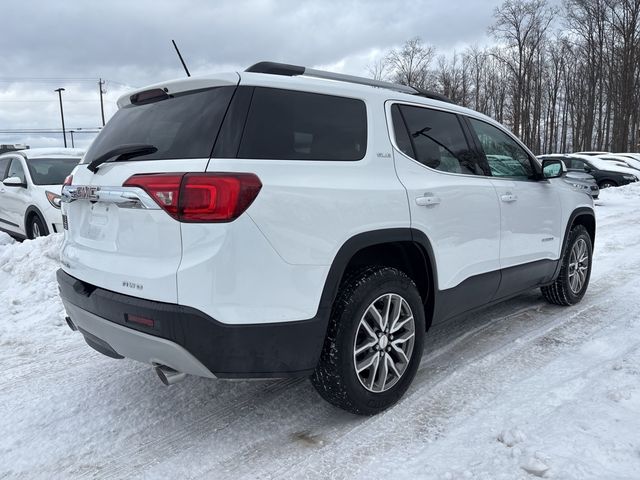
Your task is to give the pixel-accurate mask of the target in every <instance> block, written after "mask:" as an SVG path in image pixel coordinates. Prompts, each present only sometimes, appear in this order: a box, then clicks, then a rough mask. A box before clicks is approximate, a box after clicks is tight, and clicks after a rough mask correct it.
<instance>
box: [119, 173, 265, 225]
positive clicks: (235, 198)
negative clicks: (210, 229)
mask: <svg viewBox="0 0 640 480" xmlns="http://www.w3.org/2000/svg"><path fill="white" fill-rule="evenodd" d="M123 186H125V187H140V188H142V189H143V190H145V191H146V192H147V193H148V194H149V195H150V196H151V198H153V200H154V201H155V202H156V203H157V204H158V205H160V207H162V208H163V209H164V210H165V211H166V212H167V213H168V214H169V215H171V216H172V217H173V218H175V219H177V220H179V221H181V222H203V223H204V222H230V221H232V220H235V219H236V218H238V217H239V216H240V215H242V213H243V212H244V211H245V210H246V209H247V208H249V205H251V203H252V202H253V201H254V200H255V198H256V196H257V195H258V192H260V189H261V188H262V183H260V179H259V178H258V177H257V176H255V175H254V174H252V173H152V174H140V175H134V176H132V177H130V178H129V179H128V180H127V181H126V182H124V185H123Z"/></svg>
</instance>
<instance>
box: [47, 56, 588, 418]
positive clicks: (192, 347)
mask: <svg viewBox="0 0 640 480" xmlns="http://www.w3.org/2000/svg"><path fill="white" fill-rule="evenodd" d="M118 106H119V110H118V112H117V113H116V114H115V116H114V117H113V118H112V119H111V121H110V122H109V123H108V125H107V126H106V127H105V128H104V130H103V131H102V132H101V133H100V135H99V136H98V137H97V139H96V140H95V141H94V143H93V144H92V146H91V148H90V149H89V150H88V152H87V154H86V156H85V157H84V159H83V161H82V164H81V165H79V166H78V168H76V169H75V171H74V172H73V179H72V181H71V182H69V184H68V185H66V186H65V187H64V189H63V214H64V215H65V217H66V219H67V220H66V223H65V224H66V225H68V231H67V232H66V236H65V241H64V245H63V249H62V264H63V268H62V270H60V271H59V272H58V282H59V285H60V291H61V296H62V299H63V301H64V304H65V307H66V311H67V313H68V318H67V322H68V324H69V326H70V327H71V328H72V329H77V330H79V331H80V332H81V333H82V334H83V335H84V338H85V340H86V341H87V343H88V344H89V345H90V346H92V347H93V348H95V349H96V350H98V351H100V352H102V353H104V354H106V355H109V356H111V357H114V358H122V357H128V358H132V359H135V360H138V361H142V362H147V363H150V364H152V365H153V366H154V367H155V370H156V372H157V373H158V375H159V376H160V378H161V379H162V380H163V381H164V382H165V383H167V384H171V383H174V382H175V381H178V380H180V379H182V378H184V376H185V375H186V374H192V375H199V376H202V377H211V378H213V377H219V378H265V377H266V378H273V377H308V376H310V377H311V381H312V382H313V385H314V386H315V387H316V389H317V390H318V392H319V393H320V394H321V395H322V396H323V397H324V398H325V399H327V400H328V401H330V402H332V403H333V404H335V405H338V406H340V407H342V408H344V409H347V410H349V411H351V412H355V413H360V414H374V413H377V412H379V411H381V410H383V409H384V408H387V407H389V406H390V405H392V404H393V403H394V402H396V401H397V400H398V399H399V398H400V397H401V396H402V394H403V393H404V392H405V391H406V389H407V388H408V386H409V384H410V383H411V381H412V379H413V377H414V375H415V373H416V370H417V368H418V364H419V362H420V357H421V355H422V349H423V341H424V338H425V334H426V331H427V329H428V328H429V327H430V326H431V325H432V324H434V323H436V322H442V321H445V320H447V319H449V318H451V317H453V316H456V315H460V314H462V313H465V312H469V311H471V310H473V309H476V308H479V307H482V306H484V305H487V304H490V303H494V302H497V301H499V300H503V299H505V298H508V297H511V296H514V295H517V294H518V293H520V292H523V291H525V290H527V289H531V288H535V287H542V292H543V294H544V296H545V297H546V298H547V299H548V300H549V301H551V302H553V303H557V304H562V305H571V304H574V303H576V302H578V301H580V299H581V298H582V296H583V295H584V293H585V290H586V288H587V285H588V282H589V274H590V271H591V257H592V248H593V241H594V236H595V218H594V212H593V203H592V200H591V198H590V197H589V196H588V195H585V194H584V193H581V192H578V191H576V190H575V189H573V188H571V186H570V185H568V184H567V183H566V182H564V181H563V180H562V179H561V178H559V177H561V176H562V175H563V164H562V162H561V161H560V160H557V159H552V160H546V161H545V162H543V164H542V165H541V164H540V163H539V162H538V161H537V160H536V158H535V157H534V155H533V154H532V153H531V152H530V151H529V150H528V149H527V148H526V147H525V146H524V145H523V144H522V143H521V142H520V141H519V140H518V139H516V138H515V137H514V136H513V135H512V134H510V133H509V132H508V131H507V130H505V129H504V128H503V127H502V126H501V125H499V124H498V123H496V122H495V121H493V120H491V119H490V118H487V117H485V116H484V115H481V114H479V113H477V112H474V111H471V110H468V109H465V108H461V107H458V106H456V105H453V104H451V103H448V102H446V101H443V100H442V99H441V98H440V97H438V96H437V95H430V94H427V93H425V92H421V91H418V90H417V89H414V88H411V87H406V86H402V85H395V84H389V83H384V82H377V81H372V80H367V79H363V78H358V77H351V76H344V75H337V74H333V73H329V72H322V71H317V70H310V69H305V68H304V67H297V66H292V65H283V64H274V63H269V62H263V63H259V64H256V65H254V66H253V67H250V68H249V69H248V70H246V71H244V72H239V73H231V74H220V75H213V76H210V77H201V78H190V79H183V80H176V81H171V82H166V83H161V84H157V85H155V86H151V87H148V88H145V89H141V90H139V91H136V92H134V93H132V94H130V95H126V96H124V97H122V98H120V100H119V101H118Z"/></svg>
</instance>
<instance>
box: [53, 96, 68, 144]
mask: <svg viewBox="0 0 640 480" xmlns="http://www.w3.org/2000/svg"><path fill="white" fill-rule="evenodd" d="M54 92H58V97H59V98H60V118H62V137H63V138H64V148H67V132H66V130H65V129H64V110H63V109H62V92H64V88H57V89H55V90H54Z"/></svg>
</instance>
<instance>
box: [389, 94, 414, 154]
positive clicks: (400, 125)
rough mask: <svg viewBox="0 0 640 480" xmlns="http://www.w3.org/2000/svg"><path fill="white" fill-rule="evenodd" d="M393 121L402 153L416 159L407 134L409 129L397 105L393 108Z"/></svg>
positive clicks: (397, 142)
mask: <svg viewBox="0 0 640 480" xmlns="http://www.w3.org/2000/svg"><path fill="white" fill-rule="evenodd" d="M391 121H392V122H393V134H394V135H395V137H396V145H398V148H399V149H400V151H401V152H402V153H404V154H405V155H406V156H408V157H411V158H413V159H415V158H416V156H415V153H413V146H412V145H411V140H410V139H409V134H408V133H407V127H406V126H405V124H404V120H403V118H402V114H401V113H400V108H399V107H398V105H397V104H395V105H392V106H391Z"/></svg>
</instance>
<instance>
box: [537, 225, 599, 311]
mask: <svg viewBox="0 0 640 480" xmlns="http://www.w3.org/2000/svg"><path fill="white" fill-rule="evenodd" d="M580 241H584V242H585V244H586V249H587V258H588V261H589V265H588V266H587V270H586V276H585V279H584V284H583V285H582V287H581V288H580V289H579V290H578V291H577V292H574V291H573V289H572V288H571V284H570V275H569V274H570V260H571V252H572V250H573V248H574V246H575V245H576V244H577V243H578V242H580ZM592 263H593V245H592V243H591V237H590V236H589V232H587V229H586V228H585V227H584V226H582V225H576V226H575V227H573V228H572V229H571V232H570V233H569V238H568V240H567V245H566V246H565V249H564V252H563V254H562V267H561V268H560V274H559V275H558V278H557V279H556V281H555V282H553V283H552V284H551V285H548V286H546V287H542V288H541V289H540V290H541V291H542V296H543V297H544V298H545V300H547V301H548V302H549V303H553V304H555V305H564V306H569V305H575V304H576V303H578V302H579V301H580V300H582V297H584V294H585V292H586V291H587V287H588V286H589V279H590V278H591V266H592Z"/></svg>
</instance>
